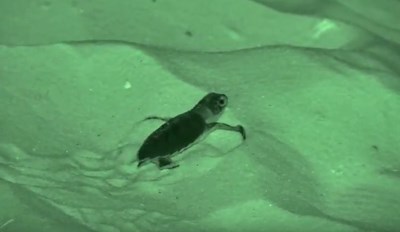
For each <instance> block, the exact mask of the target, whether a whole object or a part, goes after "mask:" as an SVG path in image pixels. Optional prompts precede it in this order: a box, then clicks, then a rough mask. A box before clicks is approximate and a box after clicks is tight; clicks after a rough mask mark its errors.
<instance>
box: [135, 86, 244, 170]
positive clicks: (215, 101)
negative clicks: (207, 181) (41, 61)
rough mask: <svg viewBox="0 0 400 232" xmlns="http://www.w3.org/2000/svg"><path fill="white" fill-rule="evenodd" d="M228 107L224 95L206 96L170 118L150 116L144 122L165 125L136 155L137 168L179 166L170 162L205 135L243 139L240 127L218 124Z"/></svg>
mask: <svg viewBox="0 0 400 232" xmlns="http://www.w3.org/2000/svg"><path fill="white" fill-rule="evenodd" d="M227 104H228V97H227V96H226V95H225V94H219V93H213V92H212V93H209V94H207V95H206V96H204V97H203V98H202V99H201V100H200V101H199V102H198V103H197V104H196V105H195V106H194V107H193V108H192V109H190V110H188V111H186V112H184V113H182V114H179V115H177V116H175V117H173V118H164V117H158V116H150V117H147V118H145V119H144V120H149V119H158V120H162V121H164V122H165V123H164V124H163V125H161V126H160V127H159V128H158V129H156V130H155V131H154V132H153V133H151V134H150V135H149V136H148V137H147V138H146V140H145V141H144V142H143V144H142V146H141V147H140V148H139V151H138V153H137V156H138V160H139V163H138V167H140V166H142V165H143V164H145V163H147V162H148V161H150V162H153V163H155V164H156V165H157V166H158V167H159V169H172V168H176V167H178V166H179V164H176V163H175V162H173V161H172V160H171V157H172V156H173V155H175V154H178V153H180V152H182V151H183V150H185V149H187V148H188V147H189V146H190V145H192V144H193V143H194V142H196V141H197V140H198V139H199V138H200V137H201V136H202V135H203V134H204V133H206V132H211V130H215V129H222V130H229V131H235V132H238V133H240V134H241V135H242V138H243V140H245V139H246V133H245V130H244V128H243V126H241V125H237V126H231V125H228V124H225V123H220V122H217V120H218V118H219V117H220V116H221V114H222V113H223V111H224V109H225V108H226V106H227Z"/></svg>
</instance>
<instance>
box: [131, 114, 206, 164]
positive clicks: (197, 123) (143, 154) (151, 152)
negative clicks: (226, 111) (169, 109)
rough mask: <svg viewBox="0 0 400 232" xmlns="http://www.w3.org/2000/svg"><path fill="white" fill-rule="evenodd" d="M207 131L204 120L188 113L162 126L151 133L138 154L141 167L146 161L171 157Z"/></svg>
mask: <svg viewBox="0 0 400 232" xmlns="http://www.w3.org/2000/svg"><path fill="white" fill-rule="evenodd" d="M205 130H206V122H205V120H204V118H203V117H202V116H201V115H200V114H198V113H196V112H194V111H188V112H185V113H183V114H180V115H178V116H176V117H174V118H172V119H170V120H168V121H167V122H166V123H164V124H163V125H161V126H160V127H159V128H158V129H157V130H155V131H154V132H153V133H151V134H150V135H149V136H148V137H147V138H146V140H145V141H144V142H143V144H142V146H141V147H140V148H139V151H138V153H137V156H138V159H139V164H138V166H140V165H141V164H142V163H143V162H144V161H146V160H152V159H155V158H158V157H169V156H171V155H172V154H174V153H176V152H179V151H181V150H182V149H184V148H186V147H188V146H189V145H190V144H192V143H193V142H195V141H196V139H198V138H199V137H200V136H201V135H202V134H203V132H205Z"/></svg>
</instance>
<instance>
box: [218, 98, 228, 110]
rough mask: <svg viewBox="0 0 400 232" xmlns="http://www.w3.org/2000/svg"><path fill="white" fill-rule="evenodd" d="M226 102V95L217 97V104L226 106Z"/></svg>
mask: <svg viewBox="0 0 400 232" xmlns="http://www.w3.org/2000/svg"><path fill="white" fill-rule="evenodd" d="M226 103H227V99H226V97H223V96H222V97H220V98H219V99H218V105H219V106H220V107H225V106H226Z"/></svg>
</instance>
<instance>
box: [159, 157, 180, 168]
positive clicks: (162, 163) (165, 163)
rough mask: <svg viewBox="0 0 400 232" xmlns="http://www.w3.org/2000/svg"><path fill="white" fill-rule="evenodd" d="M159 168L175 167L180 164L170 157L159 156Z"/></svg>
mask: <svg viewBox="0 0 400 232" xmlns="http://www.w3.org/2000/svg"><path fill="white" fill-rule="evenodd" d="M155 163H156V164H157V166H158V168H159V169H161V170H162V169H174V168H177V167H179V164H177V163H175V162H173V161H172V160H171V158H169V157H158V158H157V159H156V160H155Z"/></svg>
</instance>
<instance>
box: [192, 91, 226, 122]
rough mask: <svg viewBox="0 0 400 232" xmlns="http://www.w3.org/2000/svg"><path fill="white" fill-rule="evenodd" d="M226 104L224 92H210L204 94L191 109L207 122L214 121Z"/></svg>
mask: <svg viewBox="0 0 400 232" xmlns="http://www.w3.org/2000/svg"><path fill="white" fill-rule="evenodd" d="M227 105H228V97H227V96H226V95H225V94H220V93H214V92H211V93H209V94H207V95H206V96H204V97H203V98H202V99H201V100H200V101H199V102H198V103H197V104H196V106H195V107H193V109H192V111H195V112H196V113H198V114H200V115H201V116H202V117H203V118H204V120H205V121H206V122H207V123H209V122H214V121H216V120H217V119H218V118H219V117H220V116H221V114H222V113H223V112H224V109H225V108H226V106H227Z"/></svg>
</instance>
